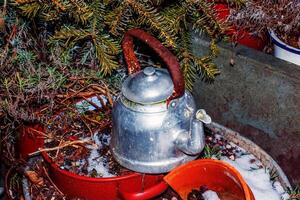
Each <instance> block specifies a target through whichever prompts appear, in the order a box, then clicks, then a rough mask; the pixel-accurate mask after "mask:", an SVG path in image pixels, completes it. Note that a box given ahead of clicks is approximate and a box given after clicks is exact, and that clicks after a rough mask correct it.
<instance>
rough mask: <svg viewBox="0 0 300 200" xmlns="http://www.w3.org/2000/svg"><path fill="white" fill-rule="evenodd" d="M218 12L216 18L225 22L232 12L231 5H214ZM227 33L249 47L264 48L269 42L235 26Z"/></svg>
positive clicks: (233, 39) (234, 39)
mask: <svg viewBox="0 0 300 200" xmlns="http://www.w3.org/2000/svg"><path fill="white" fill-rule="evenodd" d="M213 9H214V10H215V13H216V19H217V20H219V21H220V22H225V21H226V20H227V18H228V17H229V14H230V7H229V5H227V4H222V3H217V4H215V5H214V6H213ZM226 34H227V35H228V36H229V37H230V38H231V41H236V42H237V43H239V44H242V45H245V46H247V47H250V48H253V49H256V50H263V48H264V47H265V45H266V44H267V42H266V40H264V39H261V38H259V37H256V36H252V35H250V34H249V33H248V32H247V31H244V30H237V28H235V27H230V30H227V31H226Z"/></svg>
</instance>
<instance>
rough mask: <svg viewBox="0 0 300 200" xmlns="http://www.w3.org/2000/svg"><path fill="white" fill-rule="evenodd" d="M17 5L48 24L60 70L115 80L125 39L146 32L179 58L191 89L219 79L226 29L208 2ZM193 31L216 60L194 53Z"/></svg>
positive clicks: (22, 1)
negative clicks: (78, 69) (84, 70)
mask: <svg viewBox="0 0 300 200" xmlns="http://www.w3.org/2000/svg"><path fill="white" fill-rule="evenodd" d="M13 5H14V6H15V8H17V10H19V11H20V12H19V13H21V14H22V15H23V16H25V17H27V18H28V19H29V20H30V21H34V22H38V23H34V24H35V26H36V24H41V23H44V24H46V26H47V29H46V30H47V35H48V37H47V41H48V45H49V52H50V55H51V59H50V60H51V61H53V62H54V64H55V65H56V66H60V67H61V66H67V65H77V66H78V65H81V66H91V65H92V66H93V67H96V68H98V69H99V71H100V72H101V73H103V75H109V74H111V73H112V72H113V71H114V70H115V69H117V68H118V66H119V63H118V62H117V60H118V56H119V54H120V52H121V49H120V41H121V38H122V35H123V34H124V33H125V32H126V31H127V30H128V29H130V28H133V27H140V28H143V29H145V30H146V31H148V32H150V33H152V34H154V35H156V36H157V37H158V38H159V39H160V40H161V41H162V42H163V44H164V45H166V46H167V47H170V48H171V49H172V50H173V51H174V52H175V53H176V54H177V56H178V58H179V60H180V63H181V68H182V71H183V73H184V76H185V78H186V83H187V87H188V88H189V89H191V88H192V85H193V82H194V80H195V79H196V78H197V76H198V75H200V77H201V78H203V79H206V80H213V79H214V78H215V76H216V75H217V74H218V73H219V70H218V69H217V67H216V66H215V65H214V64H213V62H212V59H213V57H215V56H216V55H217V47H216V41H218V40H219V39H221V38H222V37H223V32H224V30H225V25H224V24H222V23H220V22H219V21H217V20H216V19H215V15H214V12H213V9H211V8H212V5H213V3H212V2H211V1H208V0H207V1H195V0H176V1H168V2H166V1H163V0H155V1H154V0H124V1H121V0H107V1H100V0H97V1H88V0H86V1H84V0H64V1H63V0H15V1H13ZM32 24H33V23H32ZM190 27H192V29H194V30H195V31H198V32H203V31H205V32H206V33H207V34H208V36H209V37H210V38H211V47H210V49H211V54H210V55H207V56H205V57H201V58H200V57H198V56H196V55H194V53H193V52H192V51H191V44H190V35H189V32H190ZM31 28H38V27H33V26H32V27H31Z"/></svg>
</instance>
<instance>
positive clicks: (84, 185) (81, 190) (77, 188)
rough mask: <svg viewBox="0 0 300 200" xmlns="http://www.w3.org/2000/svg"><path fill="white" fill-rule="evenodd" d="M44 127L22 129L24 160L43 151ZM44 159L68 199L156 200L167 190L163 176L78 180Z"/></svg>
mask: <svg viewBox="0 0 300 200" xmlns="http://www.w3.org/2000/svg"><path fill="white" fill-rule="evenodd" d="M41 135H43V127H41V126H40V125H33V126H24V127H22V128H21V138H20V142H19V151H20V155H21V157H22V158H24V159H25V158H27V157H28V154H29V153H32V152H35V151H37V150H38V148H40V147H43V143H44V138H42V137H41ZM42 156H43V158H44V159H45V161H46V162H47V163H49V175H50V177H51V179H52V181H53V182H54V183H55V185H56V186H57V187H58V188H59V189H60V190H61V191H62V192H63V193H64V194H65V195H66V196H67V197H70V198H72V197H80V198H84V199H86V200H99V199H101V200H114V199H128V200H143V199H150V198H153V197H155V196H157V195H159V194H160V193H162V192H163V191H165V190H166V189H167V187H168V186H167V184H166V183H165V182H164V181H163V175H148V174H141V173H135V172H133V173H132V174H129V175H124V176H117V177H111V178H91V177H87V176H79V175H77V174H75V173H71V172H68V171H66V170H62V169H60V168H59V166H58V165H57V164H55V163H54V162H53V161H52V160H51V159H50V158H49V156H48V155H47V153H45V152H43V153H42Z"/></svg>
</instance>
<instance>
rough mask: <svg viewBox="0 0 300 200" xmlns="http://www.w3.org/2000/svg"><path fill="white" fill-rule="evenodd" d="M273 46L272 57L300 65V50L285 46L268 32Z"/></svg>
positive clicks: (272, 32) (271, 32)
mask: <svg viewBox="0 0 300 200" xmlns="http://www.w3.org/2000/svg"><path fill="white" fill-rule="evenodd" d="M269 33H270V36H271V38H272V42H273V44H274V56H275V57H277V58H280V59H282V60H286V61H289V62H291V63H295V64H296V65H300V49H297V48H295V47H292V46H290V45H287V44H286V43H284V42H283V41H281V40H280V39H279V38H278V37H277V36H276V35H275V33H274V31H269Z"/></svg>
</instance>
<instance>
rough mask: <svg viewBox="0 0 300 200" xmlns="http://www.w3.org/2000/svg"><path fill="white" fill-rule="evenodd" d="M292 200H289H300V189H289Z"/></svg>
mask: <svg viewBox="0 0 300 200" xmlns="http://www.w3.org/2000/svg"><path fill="white" fill-rule="evenodd" d="M288 193H289V195H290V198H289V199H288V200H300V187H295V188H293V189H292V188H288Z"/></svg>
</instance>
